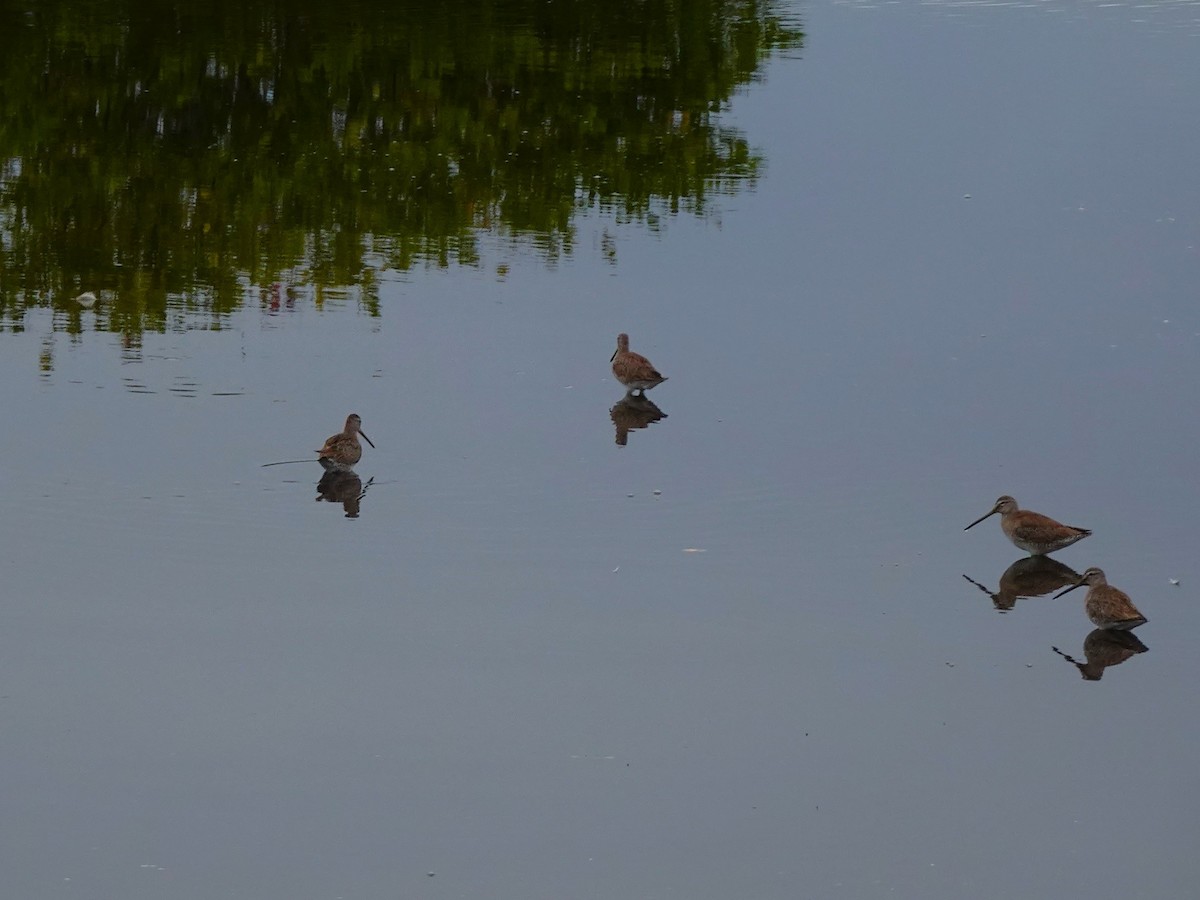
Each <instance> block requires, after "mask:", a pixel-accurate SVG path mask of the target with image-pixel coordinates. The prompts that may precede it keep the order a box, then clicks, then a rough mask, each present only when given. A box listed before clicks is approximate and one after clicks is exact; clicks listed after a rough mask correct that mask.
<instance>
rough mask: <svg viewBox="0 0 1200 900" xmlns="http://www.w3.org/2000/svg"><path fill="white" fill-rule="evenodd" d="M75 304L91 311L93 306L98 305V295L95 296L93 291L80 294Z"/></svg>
mask: <svg viewBox="0 0 1200 900" xmlns="http://www.w3.org/2000/svg"><path fill="white" fill-rule="evenodd" d="M75 302H76V303H78V304H79V305H80V306H82V307H83V308H84V309H91V308H92V307H93V306H95V305H96V295H95V294H93V293H92V292H91V291H84V292H83V293H82V294H80V295H79V296H78V297H76V298H75Z"/></svg>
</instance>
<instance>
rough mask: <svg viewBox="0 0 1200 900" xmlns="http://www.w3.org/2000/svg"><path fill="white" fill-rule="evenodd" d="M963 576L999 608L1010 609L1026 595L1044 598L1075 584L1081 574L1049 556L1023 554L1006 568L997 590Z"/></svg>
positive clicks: (1001, 609)
mask: <svg viewBox="0 0 1200 900" xmlns="http://www.w3.org/2000/svg"><path fill="white" fill-rule="evenodd" d="M963 578H965V579H967V581H969V582H971V584H973V585H975V587H977V588H979V589H980V590H981V591H983V592H984V593H985V594H987V595H988V596H989V597H991V598H992V604H993V605H994V606H995V607H996V609H998V610H1000V611H1001V612H1007V611H1008V610H1010V609H1012V608H1013V606H1015V605H1016V602H1017V601H1018V600H1020V599H1021V598H1022V597H1043V596H1045V595H1046V594H1049V593H1051V592H1052V591H1057V590H1058V589H1059V588H1063V587H1066V586H1067V585H1069V584H1074V583H1075V582H1077V581H1078V580H1079V573H1078V572H1076V571H1075V570H1074V569H1072V568H1071V567H1070V566H1064V565H1063V564H1062V563H1060V562H1059V561H1058V560H1056V559H1051V558H1050V557H1049V556H1023V557H1021V558H1020V559H1018V560H1017V561H1016V562H1015V563H1013V564H1012V565H1011V566H1009V567H1008V568H1007V569H1005V570H1004V574H1003V575H1001V576H1000V585H999V586H998V587H997V588H996V592H995V593H992V592H991V591H989V590H988V589H987V588H986V587H984V586H983V585H982V584H980V583H979V582H978V581H976V580H975V579H974V578H971V577H970V576H969V575H963Z"/></svg>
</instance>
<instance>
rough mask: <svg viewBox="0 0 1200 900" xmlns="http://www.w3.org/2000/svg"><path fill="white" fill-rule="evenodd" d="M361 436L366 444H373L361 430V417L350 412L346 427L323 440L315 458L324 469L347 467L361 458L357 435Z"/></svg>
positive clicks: (360, 447) (360, 445)
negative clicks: (322, 445) (323, 442)
mask: <svg viewBox="0 0 1200 900" xmlns="http://www.w3.org/2000/svg"><path fill="white" fill-rule="evenodd" d="M360 434H361V435H362V436H363V440H365V441H366V442H367V443H368V444H371V446H372V447H374V446H375V444H374V443H372V442H371V439H370V438H369V437H367V435H366V433H365V432H364V431H363V430H362V419H360V418H359V416H358V413H350V415H348V416H346V427H345V429H343V430H342V431H341V432H339V433H338V434H335V435H332V436H331V437H330V438H329V440H327V441H326V442H325V446H324V447H322V448H321V449H320V450H318V451H317V459H318V460H320V462H321V465H323V466H324V467H325V468H326V469H336V468H340V469H349V468H350V467H351V466H353V465H354V464H355V463H356V462H358V461H359V460H360V459H362V444H360V443H359V442H358V436H359V435H360Z"/></svg>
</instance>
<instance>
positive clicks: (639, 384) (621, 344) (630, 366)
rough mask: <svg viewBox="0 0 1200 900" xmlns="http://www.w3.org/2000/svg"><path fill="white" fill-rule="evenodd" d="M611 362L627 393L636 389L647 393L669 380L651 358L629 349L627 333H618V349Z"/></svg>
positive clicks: (618, 379)
mask: <svg viewBox="0 0 1200 900" xmlns="http://www.w3.org/2000/svg"><path fill="white" fill-rule="evenodd" d="M609 362H611V363H612V371H613V375H614V376H615V377H616V379H617V381H619V382H621V384H623V385H625V393H627V394H632V393H633V392H634V391H640V392H641V393H643V394H645V393H646V391H648V390H650V388H652V387H654V386H655V385H656V384H662V383H663V382H664V381H666V380H667V377H666V376H665V375H663V374H662V373H661V372H659V371H658V369H656V368H654V366H653V365H652V364H651V362H650V360H648V359H646V357H644V356H642V354H640V353H634V352H633V351H631V350H630V349H629V335H627V334H618V335H617V349H616V350H614V351H613V355H612V359H610V360H609Z"/></svg>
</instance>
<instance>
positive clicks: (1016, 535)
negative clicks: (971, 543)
mask: <svg viewBox="0 0 1200 900" xmlns="http://www.w3.org/2000/svg"><path fill="white" fill-rule="evenodd" d="M996 513H1000V527H1001V528H1002V529H1003V530H1004V534H1005V536H1006V537H1007V538H1008V539H1009V540H1010V541H1012V542H1013V543H1014V544H1016V545H1017V546H1018V547H1020V548H1021V549H1022V550H1024V551H1026V552H1027V553H1029V554H1031V555H1032V556H1042V555H1043V554H1046V553H1053V552H1054V551H1055V550H1061V549H1062V548H1063V547H1069V546H1071V545H1072V544H1073V543H1075V542H1076V541H1079V540H1082V539H1083V538H1085V537H1087V536H1088V535H1089V534H1091V532H1090V531H1089V530H1088V529H1086V528H1076V527H1075V526H1074V525H1064V524H1062V522H1056V521H1054V520H1053V519H1051V518H1050V517H1049V516H1043V515H1042V514H1041V513H1035V512H1034V511H1033V510H1030V509H1021V508H1020V507H1018V506H1017V501H1016V500H1014V499H1013V498H1012V497H1009V496H1008V495H1007V494H1005V495H1004V496H1003V497H1001V498H1000V499H999V500H997V501H996V505H995V506H993V507H992V510H991V512H989V513H987V514H986V515H982V516H980V517H979V518H978V519H976V520H975V521H974V522H972V523H971V524H970V525H968V526H967V527H966V528H964V529H963V531H968V530H969V529H971V528H974V527H975V526H976V525H978V524H979V523H980V522H982V521H983V520H984V519H986V518H988V516H994V515H995V514H996Z"/></svg>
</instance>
